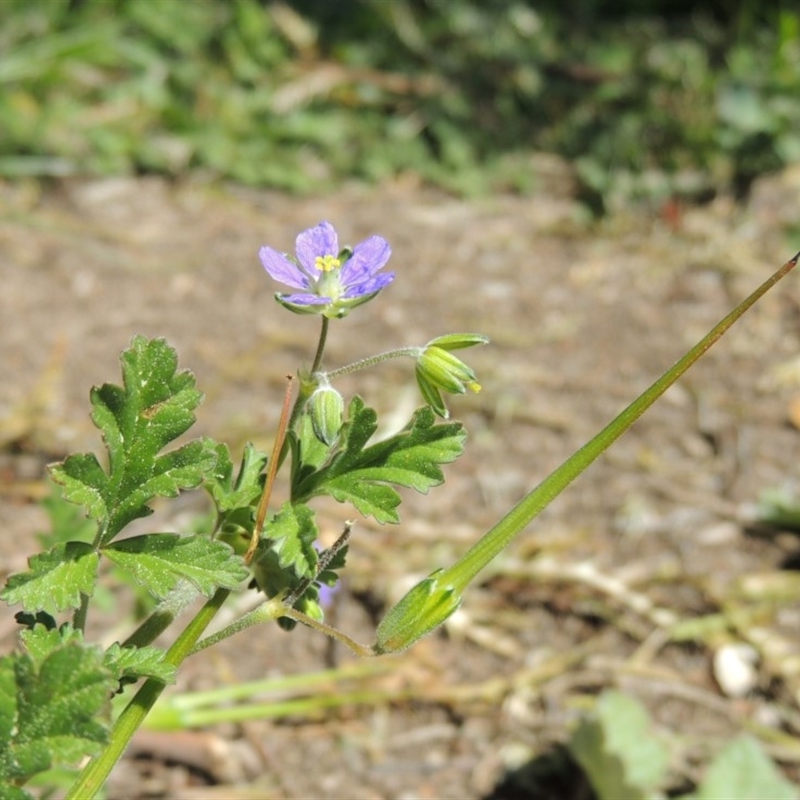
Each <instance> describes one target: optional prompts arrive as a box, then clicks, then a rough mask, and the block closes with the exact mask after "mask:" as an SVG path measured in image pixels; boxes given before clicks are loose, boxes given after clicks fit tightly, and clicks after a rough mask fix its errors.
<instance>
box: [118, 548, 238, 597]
mask: <svg viewBox="0 0 800 800" xmlns="http://www.w3.org/2000/svg"><path fill="white" fill-rule="evenodd" d="M103 553H104V554H105V555H106V556H107V557H108V558H109V559H110V560H111V561H113V562H114V563H115V564H117V566H119V567H122V568H123V569H126V570H128V571H129V572H130V573H131V574H132V575H133V577H134V578H135V579H136V581H137V582H138V583H140V584H141V585H142V586H144V587H145V589H147V591H149V592H150V593H151V594H152V595H153V596H155V597H157V598H158V599H163V598H165V597H166V596H167V595H168V594H169V593H170V592H171V591H172V589H173V588H174V587H175V585H176V584H177V583H178V581H179V580H181V579H186V580H188V581H190V582H191V583H192V584H194V585H195V586H196V587H197V589H198V590H199V591H200V592H201V593H202V594H203V595H205V596H206V597H211V595H212V594H213V593H214V591H215V590H216V589H217V588H218V587H222V588H225V589H233V588H234V587H235V586H237V585H238V584H239V583H241V581H243V580H244V579H245V578H246V577H247V576H248V575H249V571H248V569H247V567H245V565H244V563H243V561H242V559H241V558H240V557H239V556H237V555H235V554H234V553H233V551H232V550H231V548H230V546H229V545H227V544H225V543H224V542H219V541H214V540H210V539H208V538H206V537H204V536H178V535H177V534H174V533H151V534H148V535H145V536H134V537H131V538H130V539H123V540H121V541H119V542H114V543H113V544H111V545H109V546H108V547H106V548H104V550H103Z"/></svg>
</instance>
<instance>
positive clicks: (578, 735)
mask: <svg viewBox="0 0 800 800" xmlns="http://www.w3.org/2000/svg"><path fill="white" fill-rule="evenodd" d="M568 747H569V750H570V752H571V753H572V756H573V758H574V759H575V760H576V761H577V762H578V764H580V766H581V768H582V769H583V771H584V772H585V773H586V776H587V777H588V778H589V782H590V783H591V785H592V788H593V789H594V791H595V793H596V794H597V797H598V800H648V798H652V797H658V796H662V795H661V794H660V791H661V790H662V789H664V788H665V784H666V781H667V770H668V767H669V759H670V752H669V749H668V747H667V745H666V743H665V741H664V739H663V737H662V736H659V735H657V734H656V733H655V732H654V731H653V730H652V723H651V721H650V718H649V716H648V714H647V710H646V709H645V708H644V706H643V705H642V704H641V703H640V702H639V701H638V700H636V699H635V698H633V697H631V696H629V695H626V694H623V693H622V692H618V691H607V692H604V693H603V694H602V695H601V697H600V698H599V700H598V701H597V705H596V707H595V710H594V712H593V713H592V714H591V715H590V716H588V717H587V718H585V719H584V720H583V721H582V722H581V723H580V725H579V726H578V727H577V728H576V730H575V731H574V733H573V735H572V738H571V739H570V741H569V744H568ZM670 796H672V795H670ZM722 797H724V798H726V800H763V798H767V797H769V798H771V800H798V798H800V793H799V792H798V790H797V787H795V786H793V785H792V784H790V783H789V782H788V781H787V780H786V779H785V778H784V777H783V776H782V775H781V774H780V772H779V771H778V769H777V768H776V767H775V765H774V764H773V763H772V762H771V761H770V759H769V758H768V757H767V756H766V755H765V754H764V751H763V750H762V749H761V747H759V745H758V744H757V742H756V741H755V740H753V739H752V738H750V737H749V736H740V737H738V738H736V739H734V740H733V741H731V742H730V743H729V744H728V745H726V746H725V747H724V748H723V749H722V750H721V751H720V752H719V753H718V754H717V756H716V758H714V760H713V761H712V762H711V764H710V765H709V766H708V768H707V770H706V774H705V776H704V778H703V780H702V781H701V783H700V785H699V786H698V787H697V790H696V791H695V792H693V793H692V794H689V795H683V796H682V800H718V798H722Z"/></svg>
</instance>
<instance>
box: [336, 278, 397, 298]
mask: <svg viewBox="0 0 800 800" xmlns="http://www.w3.org/2000/svg"><path fill="white" fill-rule="evenodd" d="M393 280H394V272H386V273H384V274H383V275H376V276H375V277H373V278H370V277H367V278H365V280H362V281H361V282H360V283H352V284H350V285H349V286H347V288H346V291H345V293H344V295H343V297H344V298H345V300H351V299H352V298H354V297H361V296H362V295H365V294H377V293H378V292H379V291H380V290H381V289H383V288H384V287H385V286H388V285H389V284H390V283H391V282H392V281H393Z"/></svg>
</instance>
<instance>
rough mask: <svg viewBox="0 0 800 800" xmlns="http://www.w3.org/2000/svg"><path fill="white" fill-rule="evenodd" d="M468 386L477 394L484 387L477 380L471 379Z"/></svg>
mask: <svg viewBox="0 0 800 800" xmlns="http://www.w3.org/2000/svg"><path fill="white" fill-rule="evenodd" d="M466 386H467V388H468V389H469V390H470V391H471V392H475V394H478V392H479V391H480V390H481V389H482V388H483V387H482V386H481V385H480V384H479V383H478V382H477V381H469V382H468V383H467V384H466Z"/></svg>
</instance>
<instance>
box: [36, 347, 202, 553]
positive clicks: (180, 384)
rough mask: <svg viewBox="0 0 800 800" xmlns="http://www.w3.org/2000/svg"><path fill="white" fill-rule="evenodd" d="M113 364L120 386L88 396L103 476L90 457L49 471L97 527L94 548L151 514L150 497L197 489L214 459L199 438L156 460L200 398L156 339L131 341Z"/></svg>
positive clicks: (187, 423) (108, 386)
mask: <svg viewBox="0 0 800 800" xmlns="http://www.w3.org/2000/svg"><path fill="white" fill-rule="evenodd" d="M121 360H122V372H123V381H124V385H123V386H122V387H120V386H116V385H114V384H108V383H106V384H104V385H103V386H101V387H100V388H95V389H93V390H92V394H91V399H92V419H93V420H94V422H95V424H96V425H97V427H98V428H100V430H101V431H102V433H103V439H104V441H105V444H106V447H107V449H108V455H109V470H108V472H106V471H105V470H104V469H103V468H102V467H101V466H100V463H99V462H98V460H97V458H96V457H95V456H94V455H93V454H82V455H72V456H69V457H68V458H67V459H66V460H65V461H64V462H63V463H62V464H57V465H55V466H54V467H52V468H51V475H52V476H53V479H54V480H55V481H56V482H57V483H59V484H61V485H62V486H63V491H64V497H65V498H66V499H67V500H69V501H71V502H73V503H80V504H82V505H83V506H85V508H86V509H87V512H88V514H89V516H90V517H91V518H92V519H94V520H97V522H98V523H99V525H100V541H101V544H103V543H106V542H109V541H110V540H111V539H113V538H114V537H115V536H116V535H117V534H118V533H119V532H120V531H121V530H122V529H123V528H124V527H125V526H126V525H127V524H128V523H129V522H131V521H133V520H134V519H137V518H138V517H144V516H147V515H148V514H151V513H152V509H151V508H150V507H149V505H148V503H149V502H150V501H151V500H152V499H153V498H154V497H175V496H176V495H177V494H178V493H179V492H180V491H181V490H182V489H190V488H193V487H195V486H197V485H198V484H199V483H200V482H201V481H202V480H203V478H204V477H205V476H206V475H207V474H208V473H209V472H210V471H211V470H212V469H213V466H214V463H215V461H216V454H215V452H214V445H213V443H210V442H207V441H194V442H189V443H188V444H185V445H183V446H181V447H179V448H177V449H175V450H172V451H169V452H167V453H164V454H162V455H159V452H160V451H161V450H162V448H164V447H165V446H166V445H167V444H169V443H170V442H171V441H173V440H174V439H176V438H177V437H178V436H180V435H181V434H183V433H184V432H185V431H186V430H187V429H188V428H189V427H190V426H191V425H192V424H193V423H194V420H195V417H194V413H193V412H194V409H195V408H196V407H197V405H198V404H199V403H200V400H201V398H202V395H201V394H200V392H198V391H197V389H195V382H194V376H193V375H192V374H191V373H190V372H188V371H181V372H178V371H177V356H176V354H175V351H174V350H173V349H172V348H171V347H170V346H169V345H168V344H167V343H166V342H165V341H164V340H163V339H152V340H148V339H145V338H144V337H143V336H137V337H135V338H134V340H133V342H132V344H131V347H130V349H128V350H126V351H125V352H123V354H122V356H121Z"/></svg>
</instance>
